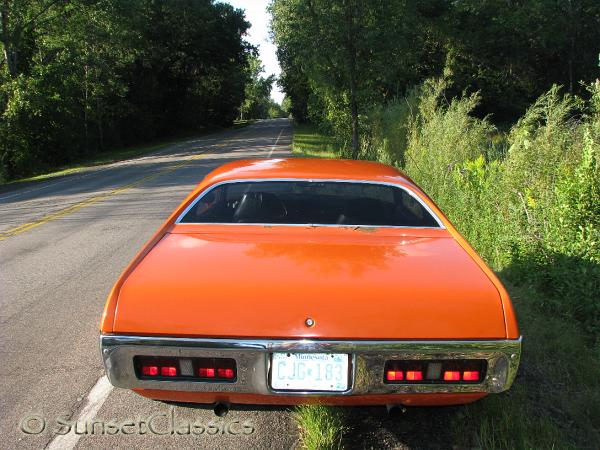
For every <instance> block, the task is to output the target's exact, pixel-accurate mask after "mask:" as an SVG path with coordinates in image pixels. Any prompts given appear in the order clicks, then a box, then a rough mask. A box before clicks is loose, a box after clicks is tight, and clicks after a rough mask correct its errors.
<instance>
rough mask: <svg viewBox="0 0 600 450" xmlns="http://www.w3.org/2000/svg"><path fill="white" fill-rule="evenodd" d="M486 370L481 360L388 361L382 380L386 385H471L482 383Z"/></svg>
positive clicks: (485, 365)
mask: <svg viewBox="0 0 600 450" xmlns="http://www.w3.org/2000/svg"><path fill="white" fill-rule="evenodd" d="M486 368H487V362H486V361H485V360H483V359H481V360H480V359H448V360H437V361H420V360H389V361H386V363H385V367H384V377H383V378H384V383H387V384H447V383H458V384H462V383H466V384H473V383H480V382H481V381H483V379H484V376H485V370H486Z"/></svg>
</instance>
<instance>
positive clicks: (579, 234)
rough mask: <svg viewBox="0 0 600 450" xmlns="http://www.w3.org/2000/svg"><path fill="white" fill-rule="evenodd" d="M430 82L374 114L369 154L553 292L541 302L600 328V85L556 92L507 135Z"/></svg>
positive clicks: (493, 260) (489, 257) (510, 267)
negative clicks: (581, 94) (583, 91)
mask: <svg viewBox="0 0 600 450" xmlns="http://www.w3.org/2000/svg"><path fill="white" fill-rule="evenodd" d="M445 87H446V86H445V83H444V81H443V80H430V81H427V82H425V83H424V84H423V85H422V86H421V87H419V88H417V89H416V90H413V91H411V92H410V93H409V95H408V96H407V97H406V98H405V99H403V100H402V101H396V102H393V103H392V104H390V105H387V106H384V107H380V108H379V109H376V110H374V111H373V112H372V113H371V114H370V116H369V122H368V123H369V124H370V126H369V127H368V128H369V130H370V133H369V134H368V135H367V137H366V138H365V139H364V142H363V149H364V152H363V156H364V157H367V158H373V159H377V160H380V161H382V162H387V163H390V162H392V163H396V164H397V165H399V166H400V167H401V168H402V169H404V170H405V171H406V172H407V173H408V175H410V176H411V177H412V178H413V179H414V180H415V181H416V182H417V183H419V184H420V185H421V186H422V187H423V189H424V190H425V191H426V192H427V193H428V194H429V195H431V196H432V197H433V198H434V200H435V201H436V202H437V203H438V204H439V205H440V207H441V208H442V210H444V211H445V212H446V213H447V214H448V215H449V217H450V219H451V220H452V221H453V223H454V224H455V225H456V226H457V228H458V229H459V231H460V232H461V233H462V234H463V235H465V237H466V238H467V239H468V240H469V241H470V242H471V244H473V245H474V246H475V248H476V249H477V250H478V252H479V253H480V254H481V255H482V256H483V257H484V259H485V260H486V261H487V262H488V263H489V264H490V265H491V266H492V267H493V268H494V269H496V270H505V271H506V274H507V276H508V277H509V279H510V280H511V281H512V282H515V283H521V284H522V283H526V284H533V285H535V286H536V287H537V288H538V289H540V290H541V291H543V293H544V294H545V296H544V298H545V299H546V300H544V302H543V303H541V304H538V305H535V306H537V307H539V308H541V309H544V310H545V311H546V312H552V313H553V314H556V315H559V316H563V317H565V318H572V319H575V320H577V321H579V323H581V324H582V326H583V327H584V328H585V330H586V332H587V333H588V336H589V337H590V340H591V341H598V335H599V334H600V301H598V296H599V293H600V83H596V84H595V85H593V86H591V87H590V96H591V99H590V100H589V101H587V102H584V101H583V100H582V99H579V98H575V97H572V96H569V95H564V96H563V95H561V94H560V92H559V89H558V88H556V87H555V88H552V89H551V90H550V91H549V92H548V93H546V94H545V95H543V96H542V97H540V98H539V99H538V101H537V102H536V103H535V104H534V105H532V106H531V108H529V110H528V111H527V112H526V114H525V115H524V116H523V117H522V118H521V119H520V120H519V121H518V122H517V123H516V124H515V125H514V126H513V127H512V129H511V130H510V132H509V133H508V134H507V135H506V136H504V137H500V138H499V137H498V136H499V133H498V131H497V130H496V129H495V128H494V126H493V125H492V124H491V123H490V122H489V121H488V120H487V119H477V118H475V117H473V116H472V115H471V112H472V111H473V109H474V108H475V107H476V106H477V102H478V97H477V95H471V96H466V97H463V98H459V99H456V98H455V99H451V100H447V99H446V98H445V97H444V95H443V94H444V90H445Z"/></svg>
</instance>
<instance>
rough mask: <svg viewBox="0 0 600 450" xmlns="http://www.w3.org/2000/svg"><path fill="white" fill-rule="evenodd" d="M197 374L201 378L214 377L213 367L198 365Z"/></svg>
mask: <svg viewBox="0 0 600 450" xmlns="http://www.w3.org/2000/svg"><path fill="white" fill-rule="evenodd" d="M198 374H199V375H200V376H201V377H203V378H214V377H215V369H213V368H212V367H200V369H198Z"/></svg>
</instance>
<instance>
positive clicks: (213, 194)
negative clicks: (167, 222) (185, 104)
mask: <svg viewBox="0 0 600 450" xmlns="http://www.w3.org/2000/svg"><path fill="white" fill-rule="evenodd" d="M180 222H181V223H258V224H290V225H301V224H307V225H308V224H318V225H374V226H394V227H396V226H400V227H436V228H439V224H438V223H437V222H436V220H435V219H434V218H433V216H432V215H431V213H429V212H428V211H427V209H425V208H424V207H423V205H421V203H420V202H419V201H418V200H417V199H415V198H414V197H413V196H411V195H410V194H409V193H408V192H406V191H405V190H404V189H402V188H400V187H394V186H388V185H381V184H369V183H355V182H337V181H336V182H331V181H329V182H315V181H252V182H238V183H235V182H232V183H226V184H221V185H219V186H217V187H215V188H213V189H212V190H210V191H208V192H207V193H206V194H204V195H202V196H201V197H200V199H199V200H198V201H197V202H196V203H195V204H194V205H193V206H192V207H191V208H190V209H189V210H188V211H187V213H185V215H184V216H183V217H182V218H181V220H180Z"/></svg>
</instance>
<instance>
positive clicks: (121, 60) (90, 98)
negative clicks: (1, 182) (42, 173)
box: [0, 0, 253, 178]
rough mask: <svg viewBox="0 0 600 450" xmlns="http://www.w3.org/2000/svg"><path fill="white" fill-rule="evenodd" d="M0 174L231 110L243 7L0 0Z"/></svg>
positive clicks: (241, 53) (211, 119)
mask: <svg viewBox="0 0 600 450" xmlns="http://www.w3.org/2000/svg"><path fill="white" fill-rule="evenodd" d="M0 19H1V20H0V26H1V28H0V47H2V61H1V62H0V178H2V177H4V178H6V177H15V176H22V175H26V174H29V173H32V172H34V171H38V170H42V169H45V168H48V167H52V166H56V165H59V164H63V163H65V162H68V161H70V160H73V159H76V158H79V157H81V156H83V155H86V154H93V153H94V152H98V151H102V150H104V149H107V148H112V147H116V146H121V145H126V144H128V145H130V144H136V143H139V142H143V141H147V140H150V139H153V138H155V137H163V136H169V135H172V134H174V133H177V132H180V131H192V130H198V129H199V128H201V127H203V126H207V125H226V124H229V123H231V122H232V121H233V120H234V119H235V118H236V117H237V115H238V112H239V108H240V105H241V104H242V102H243V100H244V95H245V87H246V83H247V82H248V75H247V72H246V70H245V69H246V67H247V66H248V59H249V57H250V55H251V53H252V51H253V50H252V48H251V46H250V45H249V44H248V43H247V42H245V40H244V34H245V33H246V31H247V30H248V28H249V27H250V24H249V23H248V22H247V21H246V20H245V18H244V14H243V11H241V10H236V9H234V8H233V7H232V6H231V5H229V4H226V3H217V2H215V1H213V0H170V1H168V0H94V1H90V0H69V1H67V0H39V1H35V2H32V1H25V0H1V3H0Z"/></svg>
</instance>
